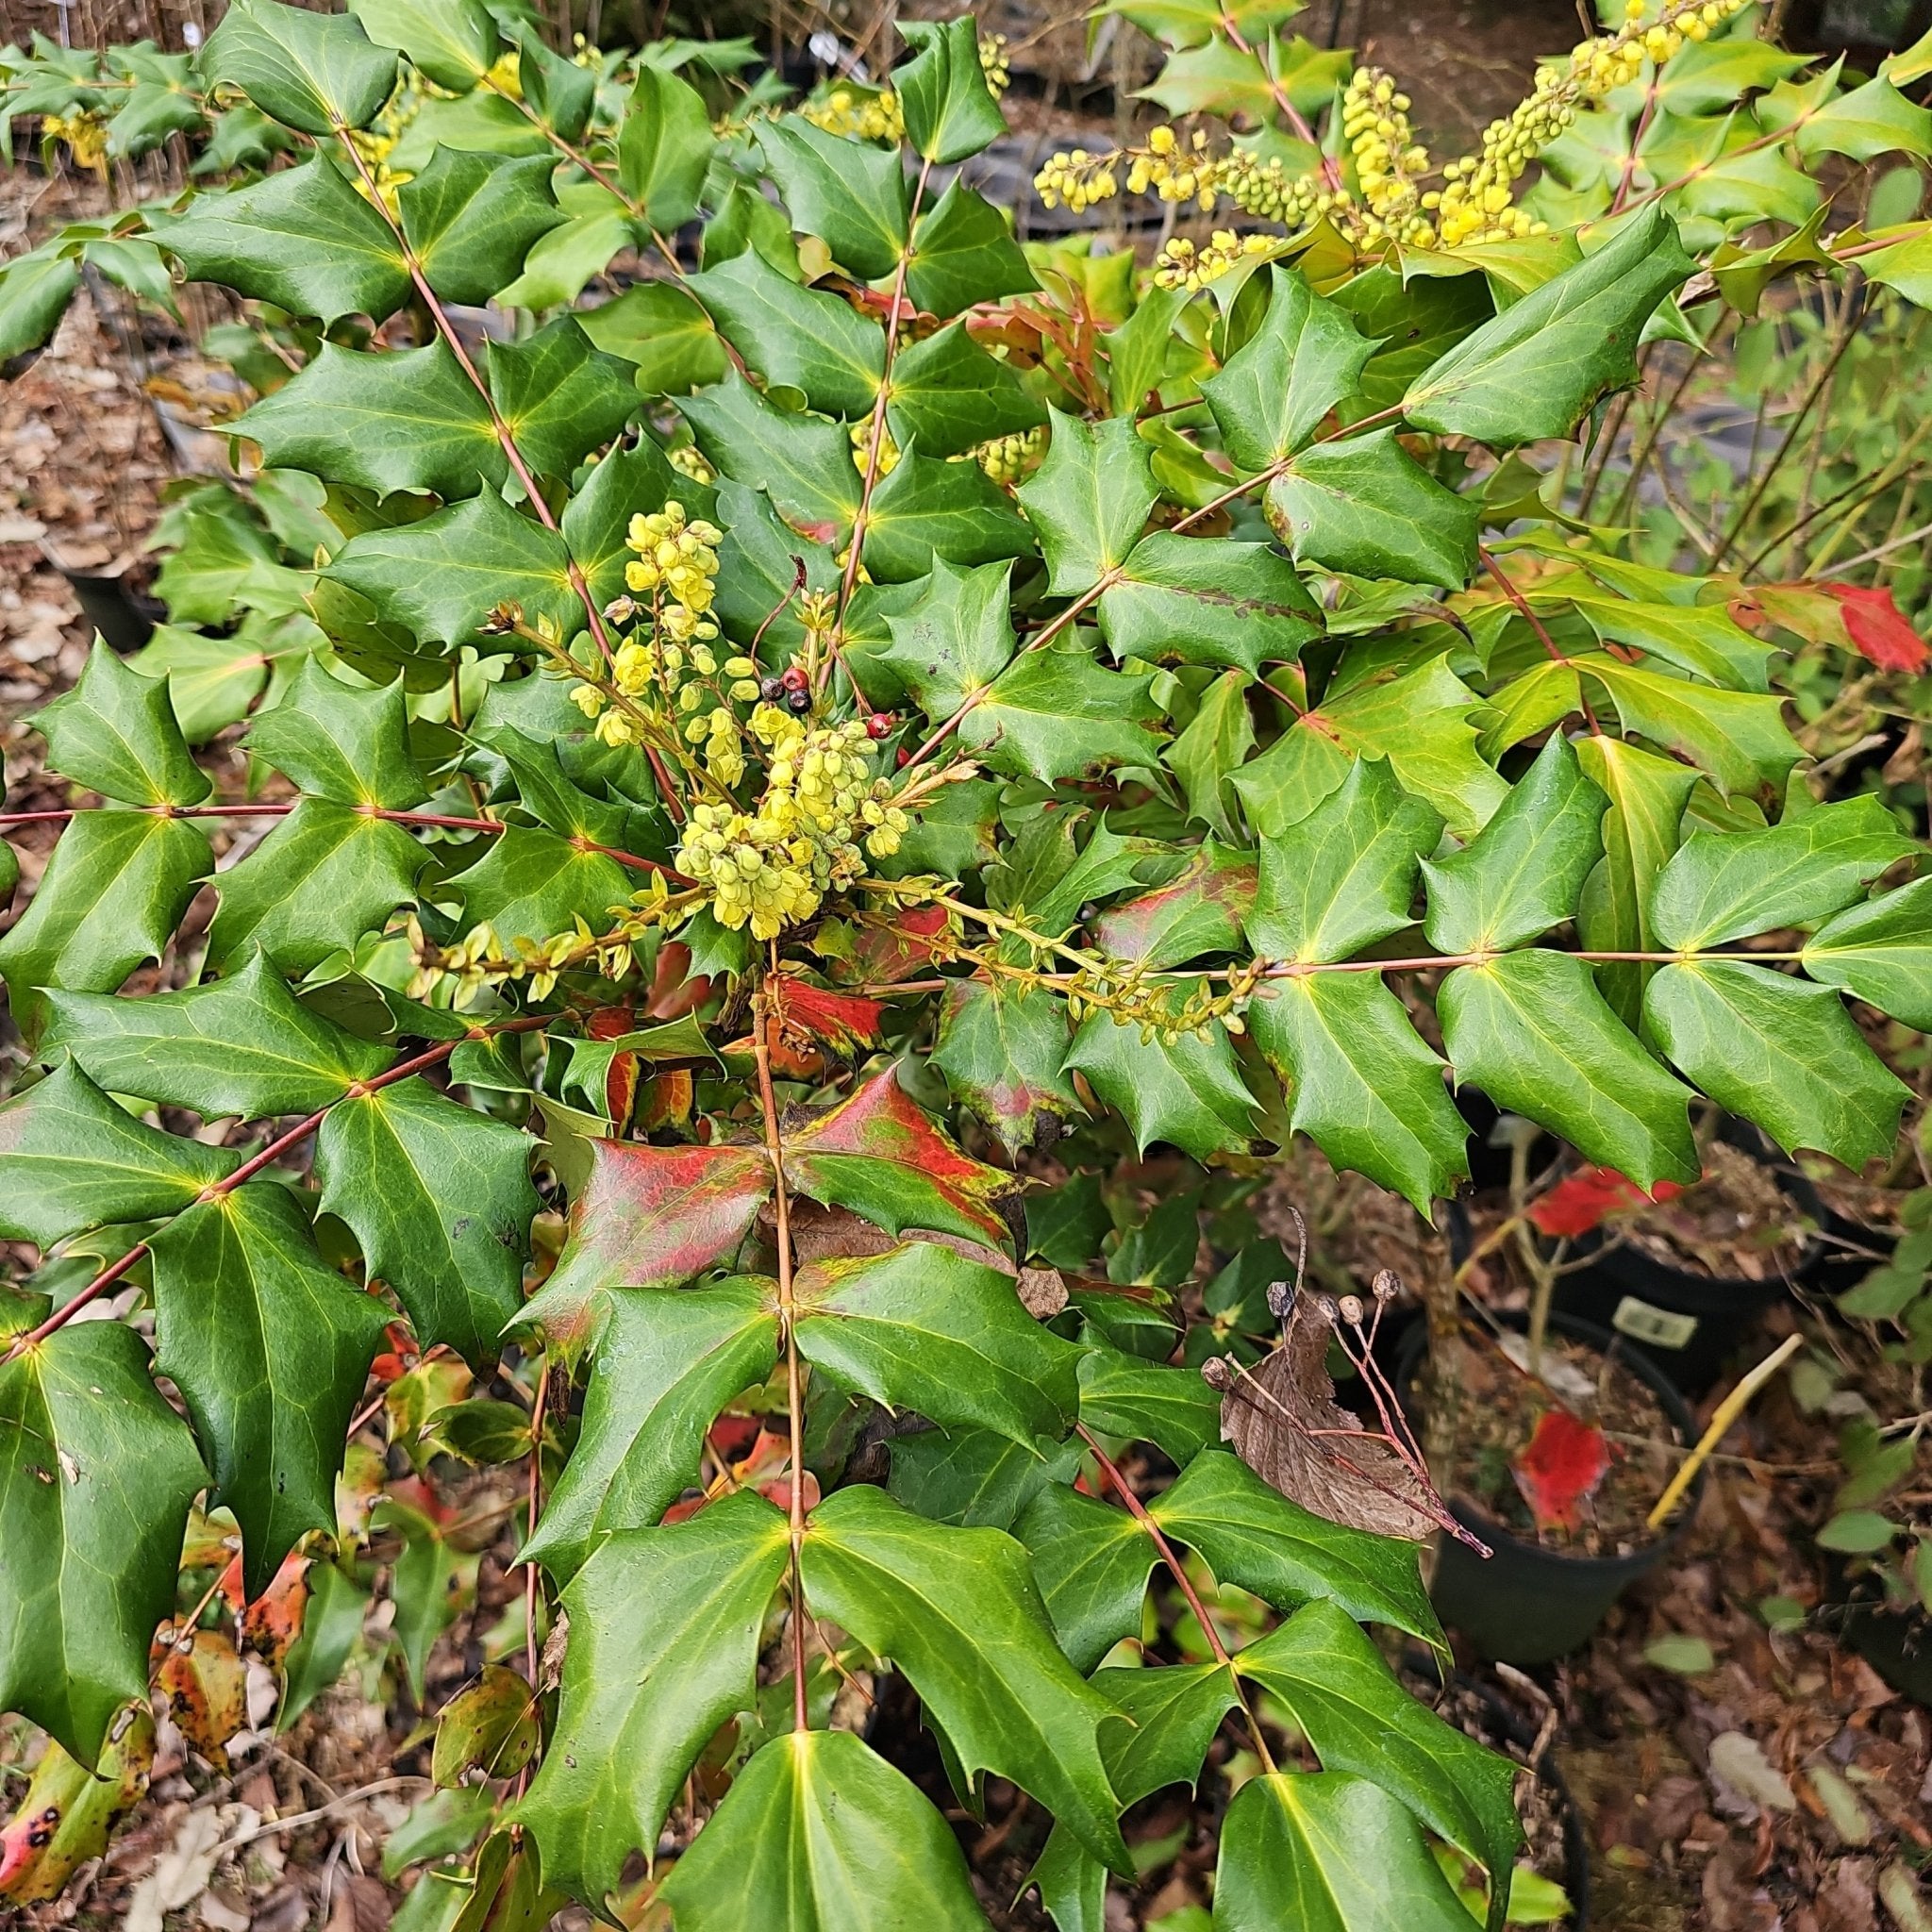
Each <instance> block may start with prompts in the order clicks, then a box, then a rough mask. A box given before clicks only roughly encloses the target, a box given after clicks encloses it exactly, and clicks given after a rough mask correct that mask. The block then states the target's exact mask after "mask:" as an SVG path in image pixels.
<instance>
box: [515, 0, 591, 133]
mask: <svg viewBox="0 0 1932 1932" xmlns="http://www.w3.org/2000/svg"><path fill="white" fill-rule="evenodd" d="M509 33H510V36H511V38H512V39H513V40H515V42H516V43H517V77H518V79H519V80H520V81H521V82H522V85H523V94H524V103H525V106H526V107H528V108H532V109H533V110H534V111H535V113H536V115H537V117H538V119H539V120H541V122H542V123H543V124H544V125H545V126H547V127H548V128H550V129H551V130H552V131H553V132H554V133H556V134H558V135H559V136H561V137H562V139H563V140H565V141H570V142H574V141H575V140H577V139H578V138H579V137H580V136H581V135H582V133H583V131H584V129H585V128H586V127H587V126H589V125H590V121H591V110H592V108H594V107H595V106H596V102H597V74H596V70H595V69H593V68H590V67H579V66H578V65H577V64H576V62H575V60H571V59H567V58H565V57H564V56H563V55H562V54H559V53H558V52H557V51H556V50H555V49H553V48H552V47H551V46H550V45H549V44H548V43H547V42H545V41H544V39H543V36H542V34H541V32H540V31H539V30H538V25H537V23H536V22H535V21H534V20H525V21H524V22H522V23H521V25H517V24H512V25H511V26H510V28H509Z"/></svg>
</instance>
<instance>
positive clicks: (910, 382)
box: [874, 322, 1046, 457]
mask: <svg viewBox="0 0 1932 1932" xmlns="http://www.w3.org/2000/svg"><path fill="white" fill-rule="evenodd" d="M874 333H875V331H874ZM1045 421H1046V411H1045V410H1044V409H1043V408H1041V406H1040V404H1038V403H1036V402H1035V401H1034V400H1033V398H1032V397H1031V396H1029V395H1028V394H1027V393H1026V391H1024V389H1022V388H1021V387H1020V379H1019V377H1018V376H1016V375H1014V374H1013V372H1012V370H1011V369H1009V368H1008V366H1007V364H1006V363H1004V362H1000V361H996V360H995V359H994V358H992V357H991V356H990V355H988V354H987V352H986V351H985V350H984V349H982V348H981V347H980V346H979V344H978V343H977V342H975V341H974V340H973V338H972V337H971V336H970V335H968V334H967V333H966V325H965V324H964V323H963V322H956V323H953V324H952V325H950V326H948V327H946V328H942V329H941V330H939V331H938V332H937V333H936V334H933V335H929V336H925V337H924V338H922V339H921V340H920V341H916V342H912V343H910V344H908V346H906V347H904V348H902V349H901V350H900V351H899V353H898V355H897V356H896V357H895V358H893V361H892V381H891V400H890V402H889V404H888V406H887V409H886V423H887V426H888V427H889V428H890V429H891V432H892V438H893V441H896V442H897V443H898V444H899V446H900V447H901V448H902V449H904V448H906V447H907V446H908V445H909V444H911V443H915V442H916V443H917V444H918V445H919V448H920V451H921V453H922V454H923V455H924V456H928V457H950V456H957V455H958V454H959V453H961V452H962V451H965V450H970V449H972V448H973V447H974V445H975V444H978V443H982V442H986V441H991V439H992V438H994V437H998V436H1013V435H1017V434H1019V433H1020V432H1021V431H1023V430H1026V429H1032V428H1035V427H1037V426H1038V425H1040V424H1041V423H1043V422H1045Z"/></svg>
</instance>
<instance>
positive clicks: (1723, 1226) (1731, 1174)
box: [1611, 1141, 1810, 1281]
mask: <svg viewBox="0 0 1932 1932" xmlns="http://www.w3.org/2000/svg"><path fill="white" fill-rule="evenodd" d="M1611 1232H1612V1237H1613V1239H1617V1240H1621V1241H1623V1242H1624V1243H1625V1244H1626V1245H1627V1246H1630V1247H1633V1248H1637V1249H1640V1250H1641V1252H1642V1253H1644V1254H1646V1255H1648V1256H1649V1257H1651V1258H1652V1259H1653V1260H1656V1261H1659V1262H1661V1263H1662V1264H1663V1265H1664V1266H1665V1267H1667V1268H1675V1269H1678V1270H1680V1271H1681V1272H1682V1273H1684V1274H1697V1275H1703V1276H1706V1277H1707V1278H1709V1279H1711V1280H1716V1281H1723V1280H1744V1281H1771V1280H1774V1279H1776V1278H1777V1277H1778V1276H1780V1275H1789V1274H1790V1273H1791V1272H1792V1271H1793V1270H1794V1269H1795V1268H1796V1267H1797V1265H1798V1263H1799V1261H1800V1260H1801V1259H1802V1257H1803V1256H1804V1253H1805V1249H1806V1246H1807V1243H1808V1241H1809V1240H1810V1230H1809V1228H1808V1227H1807V1226H1806V1225H1805V1224H1804V1222H1803V1217H1802V1215H1801V1213H1800V1211H1799V1209H1798V1208H1797V1207H1796V1205H1795V1204H1794V1203H1793V1202H1792V1201H1791V1199H1790V1196H1789V1195H1787V1194H1786V1193H1785V1191H1784V1190H1783V1189H1782V1188H1781V1187H1780V1186H1779V1185H1778V1179H1777V1175H1776V1174H1774V1172H1773V1171H1772V1170H1771V1169H1770V1168H1768V1167H1766V1166H1765V1165H1764V1164H1763V1163H1762V1162H1761V1161H1757V1160H1753V1159H1752V1158H1751V1157H1750V1156H1749V1155H1748V1154H1745V1153H1742V1152H1740V1150H1739V1149H1738V1148H1736V1147H1733V1146H1731V1145H1730V1144H1729V1143H1728V1142H1726V1141H1712V1142H1711V1143H1710V1145H1709V1146H1708V1147H1707V1149H1706V1150H1705V1156H1704V1178H1703V1179H1702V1180H1701V1181H1698V1182H1696V1183H1695V1184H1694V1185H1693V1186H1691V1187H1689V1188H1686V1189H1685V1191H1683V1192H1682V1193H1681V1194H1677V1195H1674V1197H1673V1198H1672V1199H1670V1200H1669V1201H1665V1202H1662V1203H1660V1204H1659V1205H1657V1207H1655V1208H1645V1209H1644V1210H1643V1211H1642V1212H1641V1214H1633V1215H1629V1216H1627V1217H1626V1216H1624V1215H1619V1216H1617V1217H1616V1219H1615V1221H1614V1224H1613V1225H1612V1229H1611Z"/></svg>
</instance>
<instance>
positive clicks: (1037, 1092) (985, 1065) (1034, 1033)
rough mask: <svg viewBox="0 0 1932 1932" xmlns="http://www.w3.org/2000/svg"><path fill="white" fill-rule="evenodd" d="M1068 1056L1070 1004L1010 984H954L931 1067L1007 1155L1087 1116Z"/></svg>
mask: <svg viewBox="0 0 1932 1932" xmlns="http://www.w3.org/2000/svg"><path fill="white" fill-rule="evenodd" d="M1066 1051H1067V1009H1066V1003H1065V1002H1064V1001H1063V1000H1058V999H1056V998H1055V997H1054V996H1053V995H1052V994H1051V993H1048V992H1044V991H1039V990H1038V989H1035V988H1031V987H1025V986H1018V985H1015V984H1013V983H1011V982H1010V981H1006V980H987V979H981V978H976V977H975V978H973V979H958V980H954V981H952V982H950V983H949V985H948V987H947V989H946V995H945V1000H944V1004H943V1005H942V1006H941V1009H940V1022H939V1033H938V1037H937V1039H936V1041H935V1042H934V1045H933V1050H932V1063H933V1065H934V1066H936V1067H937V1068H939V1070H940V1072H941V1073H942V1074H944V1075H945V1076H946V1085H947V1087H948V1088H949V1089H950V1090H951V1091H952V1093H953V1096H954V1098H955V1099H957V1100H958V1101H959V1102H960V1104H961V1105H962V1106H965V1107H970V1108H972V1109H973V1111H974V1113H975V1114H977V1115H978V1116H979V1118H980V1119H981V1120H983V1121H984V1122H985V1123H986V1124H987V1125H988V1126H990V1127H991V1129H992V1130H993V1132H994V1133H995V1134H996V1135H997V1136H998V1137H999V1141H1000V1144H1001V1145H1002V1146H1003V1147H1005V1148H1006V1150H1007V1152H1008V1154H1010V1155H1017V1154H1019V1153H1020V1152H1021V1151H1022V1150H1023V1149H1024V1148H1026V1147H1030V1146H1031V1145H1032V1144H1033V1142H1034V1141H1036V1140H1037V1139H1038V1138H1039V1137H1040V1134H1041V1128H1042V1126H1043V1125H1044V1124H1045V1123H1047V1122H1049V1121H1050V1122H1053V1123H1056V1124H1058V1122H1060V1121H1063V1120H1066V1119H1068V1118H1070V1117H1071V1116H1073V1115H1074V1114H1077V1113H1078V1112H1079V1111H1080V1110H1081V1109H1080V1096H1079V1095H1078V1094H1077V1093H1075V1092H1074V1086H1073V1082H1072V1081H1070V1080H1069V1079H1068V1078H1067V1076H1066V1074H1065V1073H1064V1072H1063V1071H1062V1068H1061V1061H1062V1060H1063V1059H1064V1058H1065V1057H1066Z"/></svg>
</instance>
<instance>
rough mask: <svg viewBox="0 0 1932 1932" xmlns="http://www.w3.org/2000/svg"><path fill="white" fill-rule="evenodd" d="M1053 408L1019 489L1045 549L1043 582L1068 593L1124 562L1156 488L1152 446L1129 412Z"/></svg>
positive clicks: (1055, 590)
mask: <svg viewBox="0 0 1932 1932" xmlns="http://www.w3.org/2000/svg"><path fill="white" fill-rule="evenodd" d="M1051 413H1052V422H1053V431H1052V438H1051V440H1050V441H1049V442H1048V444H1047V449H1046V458H1045V460H1044V461H1043V462H1042V463H1041V466H1040V468H1039V469H1038V470H1037V471H1036V472H1035V473H1034V475H1033V476H1032V478H1031V480H1030V481H1028V482H1026V483H1023V484H1022V485H1021V486H1020V489H1019V491H1018V495H1019V498H1020V502H1021V504H1022V505H1023V507H1024V508H1025V511H1026V515H1027V519H1028V521H1029V522H1030V523H1031V524H1032V525H1033V526H1034V528H1035V529H1036V530H1037V531H1038V532H1039V533H1040V545H1041V550H1043V551H1044V552H1045V554H1046V568H1047V588H1048V589H1049V590H1050V591H1053V593H1054V594H1055V595H1056V596H1069V597H1071V596H1077V595H1078V594H1079V593H1080V592H1081V591H1087V590H1091V588H1092V586H1093V585H1094V584H1096V583H1098V582H1099V581H1100V579H1101V578H1102V577H1103V576H1104V575H1107V573H1108V571H1110V570H1113V569H1114V568H1115V567H1116V566H1118V565H1121V564H1124V563H1125V562H1126V560H1127V558H1128V557H1129V556H1130V555H1131V554H1132V552H1133V550H1134V547H1135V545H1136V544H1137V543H1138V542H1139V541H1140V540H1141V529H1142V528H1143V527H1144V525H1146V522H1147V512H1148V511H1149V510H1151V509H1152V508H1154V499H1155V497H1156V496H1157V494H1158V491H1157V490H1156V488H1155V484H1154V472H1153V463H1154V451H1153V447H1152V445H1151V444H1149V443H1147V442H1146V441H1143V440H1142V439H1141V435H1140V432H1139V431H1138V430H1137V429H1136V428H1135V426H1134V423H1133V421H1132V419H1131V418H1129V417H1121V416H1115V417H1110V418H1108V420H1107V421H1105V422H1101V423H1083V422H1081V421H1080V419H1079V418H1078V417H1077V416H1063V415H1061V414H1060V412H1059V411H1058V409H1056V410H1054V411H1052V412H1051Z"/></svg>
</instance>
